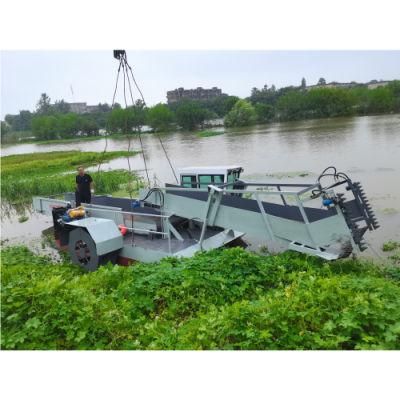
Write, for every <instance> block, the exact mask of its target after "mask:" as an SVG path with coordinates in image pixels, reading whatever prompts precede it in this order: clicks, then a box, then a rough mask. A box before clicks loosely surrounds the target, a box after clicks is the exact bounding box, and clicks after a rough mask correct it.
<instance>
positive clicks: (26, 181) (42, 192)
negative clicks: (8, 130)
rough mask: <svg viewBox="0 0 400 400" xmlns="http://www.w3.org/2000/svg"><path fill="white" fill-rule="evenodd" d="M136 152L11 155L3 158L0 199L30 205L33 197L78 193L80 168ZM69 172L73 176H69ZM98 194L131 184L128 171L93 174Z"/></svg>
mask: <svg viewBox="0 0 400 400" xmlns="http://www.w3.org/2000/svg"><path fill="white" fill-rule="evenodd" d="M128 154H131V155H134V154H136V153H135V152H131V153H128V152H126V151H111V152H106V153H105V154H104V155H103V154H102V153H95V152H77V151H67V152H50V153H34V154H21V155H12V156H6V157H2V158H1V167H2V171H1V178H2V182H1V195H2V198H3V200H5V201H8V202H12V203H24V202H30V201H31V198H32V196H50V195H57V194H61V193H64V192H67V191H74V190H75V180H74V176H75V174H76V172H75V171H74V170H76V168H77V167H78V166H79V165H84V166H86V167H87V166H91V165H96V164H98V163H99V162H100V161H101V160H102V161H103V162H106V161H109V160H111V159H113V158H118V157H125V156H127V155H128ZM69 172H70V173H69ZM91 175H92V177H93V180H94V182H95V189H96V192H97V193H112V192H115V191H117V190H120V189H121V185H124V184H125V185H126V184H127V183H128V182H130V181H131V177H130V175H129V172H128V171H106V172H101V173H100V174H98V173H97V172H94V173H91Z"/></svg>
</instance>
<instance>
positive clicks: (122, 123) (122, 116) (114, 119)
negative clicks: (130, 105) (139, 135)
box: [107, 108, 132, 133]
mask: <svg viewBox="0 0 400 400" xmlns="http://www.w3.org/2000/svg"><path fill="white" fill-rule="evenodd" d="M107 129H108V130H109V131H110V132H111V133H121V132H125V133H126V132H128V131H129V130H132V125H130V122H129V118H128V113H127V111H126V109H123V108H114V109H113V110H112V111H111V113H110V115H109V116H108V119H107Z"/></svg>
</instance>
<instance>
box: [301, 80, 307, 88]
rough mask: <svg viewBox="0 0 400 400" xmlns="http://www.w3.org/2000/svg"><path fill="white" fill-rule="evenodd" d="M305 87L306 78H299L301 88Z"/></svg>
mask: <svg viewBox="0 0 400 400" xmlns="http://www.w3.org/2000/svg"><path fill="white" fill-rule="evenodd" d="M306 87H307V83H306V78H303V79H302V80H301V88H302V89H303V90H304V89H305V88H306Z"/></svg>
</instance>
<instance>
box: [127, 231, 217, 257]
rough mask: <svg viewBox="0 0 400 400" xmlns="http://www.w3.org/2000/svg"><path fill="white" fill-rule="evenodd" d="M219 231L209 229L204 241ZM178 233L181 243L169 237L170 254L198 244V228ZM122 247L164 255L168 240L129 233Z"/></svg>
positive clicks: (166, 251)
mask: <svg viewBox="0 0 400 400" xmlns="http://www.w3.org/2000/svg"><path fill="white" fill-rule="evenodd" d="M221 231H222V229H215V228H213V229H210V228H209V229H207V230H206V232H205V235H204V239H208V238H210V237H212V236H214V235H216V234H217V233H219V232H221ZM179 233H180V234H181V235H182V237H183V241H182V240H178V239H176V238H174V237H173V236H172V235H171V240H170V242H171V253H177V252H179V251H182V250H184V249H186V248H188V247H190V246H193V245H195V244H196V243H198V241H199V238H200V234H201V230H200V228H197V227H195V228H192V229H190V230H189V229H185V230H182V231H179ZM124 246H138V247H142V248H144V249H149V250H155V251H161V252H164V253H168V252H169V243H168V239H162V238H161V236H160V235H154V236H152V237H151V236H149V235H141V234H137V233H135V234H133V235H132V233H131V232H129V233H127V234H126V235H125V236H124Z"/></svg>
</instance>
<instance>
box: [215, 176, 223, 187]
mask: <svg viewBox="0 0 400 400" xmlns="http://www.w3.org/2000/svg"><path fill="white" fill-rule="evenodd" d="M214 183H215V184H216V185H222V184H223V183H224V175H214Z"/></svg>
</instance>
